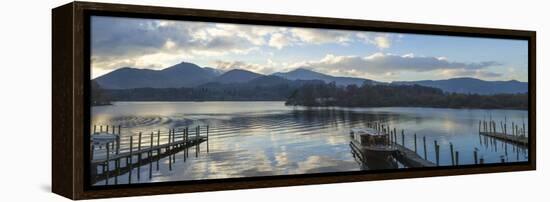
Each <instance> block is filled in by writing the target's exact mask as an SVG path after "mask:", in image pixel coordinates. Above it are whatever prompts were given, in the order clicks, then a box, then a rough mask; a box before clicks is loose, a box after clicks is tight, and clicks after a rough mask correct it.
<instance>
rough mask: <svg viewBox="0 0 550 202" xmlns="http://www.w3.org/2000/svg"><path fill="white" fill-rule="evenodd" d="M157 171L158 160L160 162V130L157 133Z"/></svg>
mask: <svg viewBox="0 0 550 202" xmlns="http://www.w3.org/2000/svg"><path fill="white" fill-rule="evenodd" d="M157 147H158V149H157V171H158V170H159V160H160V130H158V131H157Z"/></svg>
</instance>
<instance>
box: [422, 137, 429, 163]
mask: <svg viewBox="0 0 550 202" xmlns="http://www.w3.org/2000/svg"><path fill="white" fill-rule="evenodd" d="M422 141H423V142H424V159H426V160H428V152H427V151H426V136H422Z"/></svg>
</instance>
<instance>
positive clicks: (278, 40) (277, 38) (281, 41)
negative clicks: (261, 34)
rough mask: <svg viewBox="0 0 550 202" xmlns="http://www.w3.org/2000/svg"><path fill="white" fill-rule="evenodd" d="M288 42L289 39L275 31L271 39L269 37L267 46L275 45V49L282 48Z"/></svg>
mask: <svg viewBox="0 0 550 202" xmlns="http://www.w3.org/2000/svg"><path fill="white" fill-rule="evenodd" d="M290 43H291V41H290V40H289V39H287V38H286V37H285V36H284V35H283V34H281V33H275V34H273V35H271V39H269V46H271V47H275V48H277V49H282V48H283V47H285V46H287V45H289V44H290Z"/></svg>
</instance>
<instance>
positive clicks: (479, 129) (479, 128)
mask: <svg viewBox="0 0 550 202" xmlns="http://www.w3.org/2000/svg"><path fill="white" fill-rule="evenodd" d="M477 131H478V133H481V120H479V127H478V128H477Z"/></svg>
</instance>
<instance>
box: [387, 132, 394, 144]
mask: <svg viewBox="0 0 550 202" xmlns="http://www.w3.org/2000/svg"><path fill="white" fill-rule="evenodd" d="M388 137H389V138H390V143H393V134H392V132H390V134H389V136H388Z"/></svg>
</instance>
